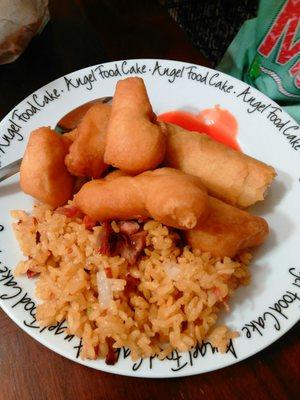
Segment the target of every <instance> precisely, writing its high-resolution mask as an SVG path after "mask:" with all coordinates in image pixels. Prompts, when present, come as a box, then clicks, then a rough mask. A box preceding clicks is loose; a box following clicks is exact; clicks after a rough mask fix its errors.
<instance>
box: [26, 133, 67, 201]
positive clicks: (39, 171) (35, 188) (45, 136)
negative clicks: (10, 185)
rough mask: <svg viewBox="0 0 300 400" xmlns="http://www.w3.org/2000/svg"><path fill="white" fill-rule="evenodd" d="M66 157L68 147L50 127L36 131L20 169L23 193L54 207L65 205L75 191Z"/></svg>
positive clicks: (31, 136) (30, 139) (30, 140)
mask: <svg viewBox="0 0 300 400" xmlns="http://www.w3.org/2000/svg"><path fill="white" fill-rule="evenodd" d="M65 156H66V147H65V144H64V142H63V140H62V137H61V136H59V135H58V134H56V132H55V131H53V130H51V129H50V128H49V127H42V128H39V129H37V130H35V131H33V132H32V133H31V134H30V137H29V142H28V144H27V147H26V151H25V154H24V157H23V160H22V164H21V168H20V185H21V188H22V190H23V191H24V192H25V193H27V194H29V195H31V196H33V197H35V198H36V199H38V200H40V201H42V202H45V203H47V204H49V205H51V206H52V207H57V206H60V205H63V204H65V203H66V202H67V201H68V200H69V199H70V198H71V197H72V190H73V177H72V176H71V175H70V173H69V171H68V170H67V168H66V166H65V163H64V159H65Z"/></svg>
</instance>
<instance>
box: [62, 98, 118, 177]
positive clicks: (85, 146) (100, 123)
mask: <svg viewBox="0 0 300 400" xmlns="http://www.w3.org/2000/svg"><path fill="white" fill-rule="evenodd" d="M110 112H111V106H109V105H107V104H103V103H96V104H94V105H93V106H92V107H91V108H90V109H89V110H88V111H87V112H86V114H85V115H84V117H83V119H82V121H81V122H80V124H79V125H78V127H77V128H76V129H75V130H73V131H71V132H74V131H75V132H74V133H73V134H71V133H69V136H71V137H69V138H67V140H68V139H69V140H72V139H73V138H74V141H73V143H72V144H71V145H70V148H69V153H68V155H67V156H66V159H65V163H66V166H67V168H68V170H69V171H70V173H71V174H72V175H75V176H81V177H84V176H86V177H90V178H99V177H100V176H101V175H102V174H103V172H104V171H105V170H106V169H107V164H105V163H104V160H103V158H104V149H105V135H106V131H107V125H108V121H109V117H110ZM67 135H68V134H67ZM64 136H65V135H64Z"/></svg>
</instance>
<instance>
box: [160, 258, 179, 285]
mask: <svg viewBox="0 0 300 400" xmlns="http://www.w3.org/2000/svg"><path fill="white" fill-rule="evenodd" d="M164 269H165V271H166V274H167V275H168V277H169V278H170V279H171V280H173V281H174V280H177V279H178V277H179V274H180V268H179V267H178V264H177V263H174V262H166V263H165V264H164Z"/></svg>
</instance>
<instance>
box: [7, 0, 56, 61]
mask: <svg viewBox="0 0 300 400" xmlns="http://www.w3.org/2000/svg"><path fill="white" fill-rule="evenodd" d="M48 21H49V9H48V0H0V64H7V63H10V62H12V61H14V60H15V59H16V58H18V57H19V55H20V54H21V53H22V52H23V51H24V50H25V49H26V47H27V45H28V43H29V42H30V40H31V39H32V38H33V36H35V35H36V34H37V33H40V32H41V31H42V30H43V28H44V27H45V25H46V24H47V22H48Z"/></svg>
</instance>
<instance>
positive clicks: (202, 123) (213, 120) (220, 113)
mask: <svg viewBox="0 0 300 400" xmlns="http://www.w3.org/2000/svg"><path fill="white" fill-rule="evenodd" d="M158 120H159V121H162V122H169V123H171V124H176V125H179V126H181V127H182V128H184V129H187V130H189V131H195V132H199V133H206V134H207V135H209V136H210V137H212V138H213V139H215V140H217V141H218V142H221V143H223V144H225V145H226V146H228V147H231V148H232V149H234V150H239V151H241V148H240V146H239V144H238V142H237V138H236V137H237V132H238V124H237V121H236V119H235V117H234V116H233V115H232V114H231V113H230V112H229V111H228V110H225V109H222V108H221V107H220V106H215V107H214V108H207V109H205V110H202V111H201V112H200V113H199V114H192V113H189V112H186V111H169V112H166V113H163V114H160V115H159V116H158Z"/></svg>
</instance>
